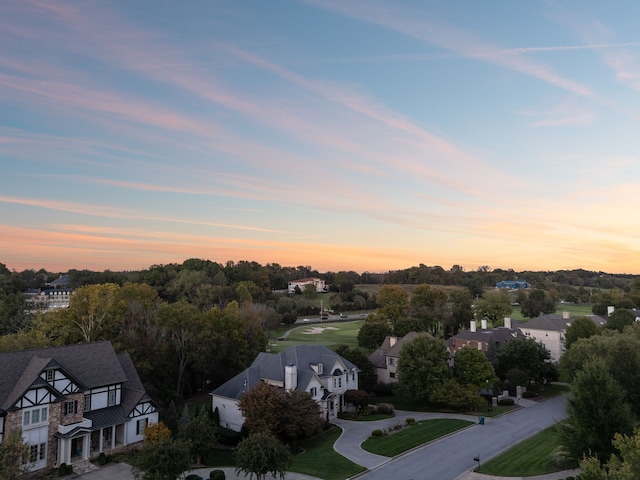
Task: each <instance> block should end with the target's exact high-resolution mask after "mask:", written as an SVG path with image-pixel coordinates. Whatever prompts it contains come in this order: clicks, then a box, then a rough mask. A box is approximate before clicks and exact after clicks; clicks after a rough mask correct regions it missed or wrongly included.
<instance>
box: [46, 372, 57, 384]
mask: <svg viewBox="0 0 640 480" xmlns="http://www.w3.org/2000/svg"><path fill="white" fill-rule="evenodd" d="M55 373H56V372H55V370H47V382H53V379H54V377H55Z"/></svg>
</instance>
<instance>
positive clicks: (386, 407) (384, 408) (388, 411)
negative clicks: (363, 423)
mask: <svg viewBox="0 0 640 480" xmlns="http://www.w3.org/2000/svg"><path fill="white" fill-rule="evenodd" d="M376 413H380V414H382V415H393V405H391V404H390V403H379V404H378V405H376Z"/></svg>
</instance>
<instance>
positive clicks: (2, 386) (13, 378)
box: [0, 341, 139, 410]
mask: <svg viewBox="0 0 640 480" xmlns="http://www.w3.org/2000/svg"><path fill="white" fill-rule="evenodd" d="M51 362H53V363H51ZM48 365H59V366H60V368H61V369H62V370H64V371H65V372H66V373H67V374H68V375H69V376H70V377H71V379H72V380H74V381H75V382H77V383H79V384H80V386H81V387H82V388H85V389H90V388H95V387H100V386H103V385H113V384H115V383H124V382H126V381H127V376H126V374H125V372H124V370H123V368H122V367H121V364H120V362H119V361H118V358H117V356H116V353H115V351H114V350H113V346H112V345H111V343H110V342H108V341H105V342H96V343H85V344H80V345H65V346H62V347H51V348H41V349H37V350H22V351H16V352H7V353H0V372H2V374H1V375H0V409H1V410H6V409H7V408H10V407H11V405H13V404H14V403H15V402H16V401H17V400H18V399H19V398H20V397H21V396H22V395H23V394H24V393H25V392H26V391H27V390H28V389H29V388H30V387H31V385H32V384H33V382H34V381H36V380H37V379H38V375H39V374H40V372H41V371H42V370H43V369H44V368H45V367H46V366H48ZM105 366H108V368H105ZM138 381H139V379H138Z"/></svg>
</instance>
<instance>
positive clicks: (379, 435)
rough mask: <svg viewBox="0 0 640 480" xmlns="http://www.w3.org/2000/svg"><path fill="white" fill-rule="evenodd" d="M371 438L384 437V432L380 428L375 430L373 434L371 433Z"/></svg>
mask: <svg viewBox="0 0 640 480" xmlns="http://www.w3.org/2000/svg"><path fill="white" fill-rule="evenodd" d="M371 436H372V437H373V438H378V437H384V432H383V431H382V430H380V429H379V428H378V429H376V430H374V431H373V432H371Z"/></svg>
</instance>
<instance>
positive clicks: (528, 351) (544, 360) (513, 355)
mask: <svg viewBox="0 0 640 480" xmlns="http://www.w3.org/2000/svg"><path fill="white" fill-rule="evenodd" d="M549 359H550V353H549V351H548V350H547V349H546V348H544V347H543V346H542V344H540V343H538V342H536V341H535V340H533V339H531V338H515V339H513V340H511V341H509V342H507V343H505V344H504V345H503V346H502V348H501V349H500V351H499V352H498V355H497V358H496V360H497V364H496V373H497V374H498V376H499V377H500V378H502V379H505V378H507V377H508V376H509V372H510V371H511V370H518V371H521V372H524V374H525V376H526V380H527V384H530V383H531V382H532V381H533V382H536V383H542V382H543V381H544V379H548V380H552V379H555V376H556V375H557V372H556V371H555V368H554V366H553V365H552V364H551V363H550V362H549ZM552 377H554V378H552Z"/></svg>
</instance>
